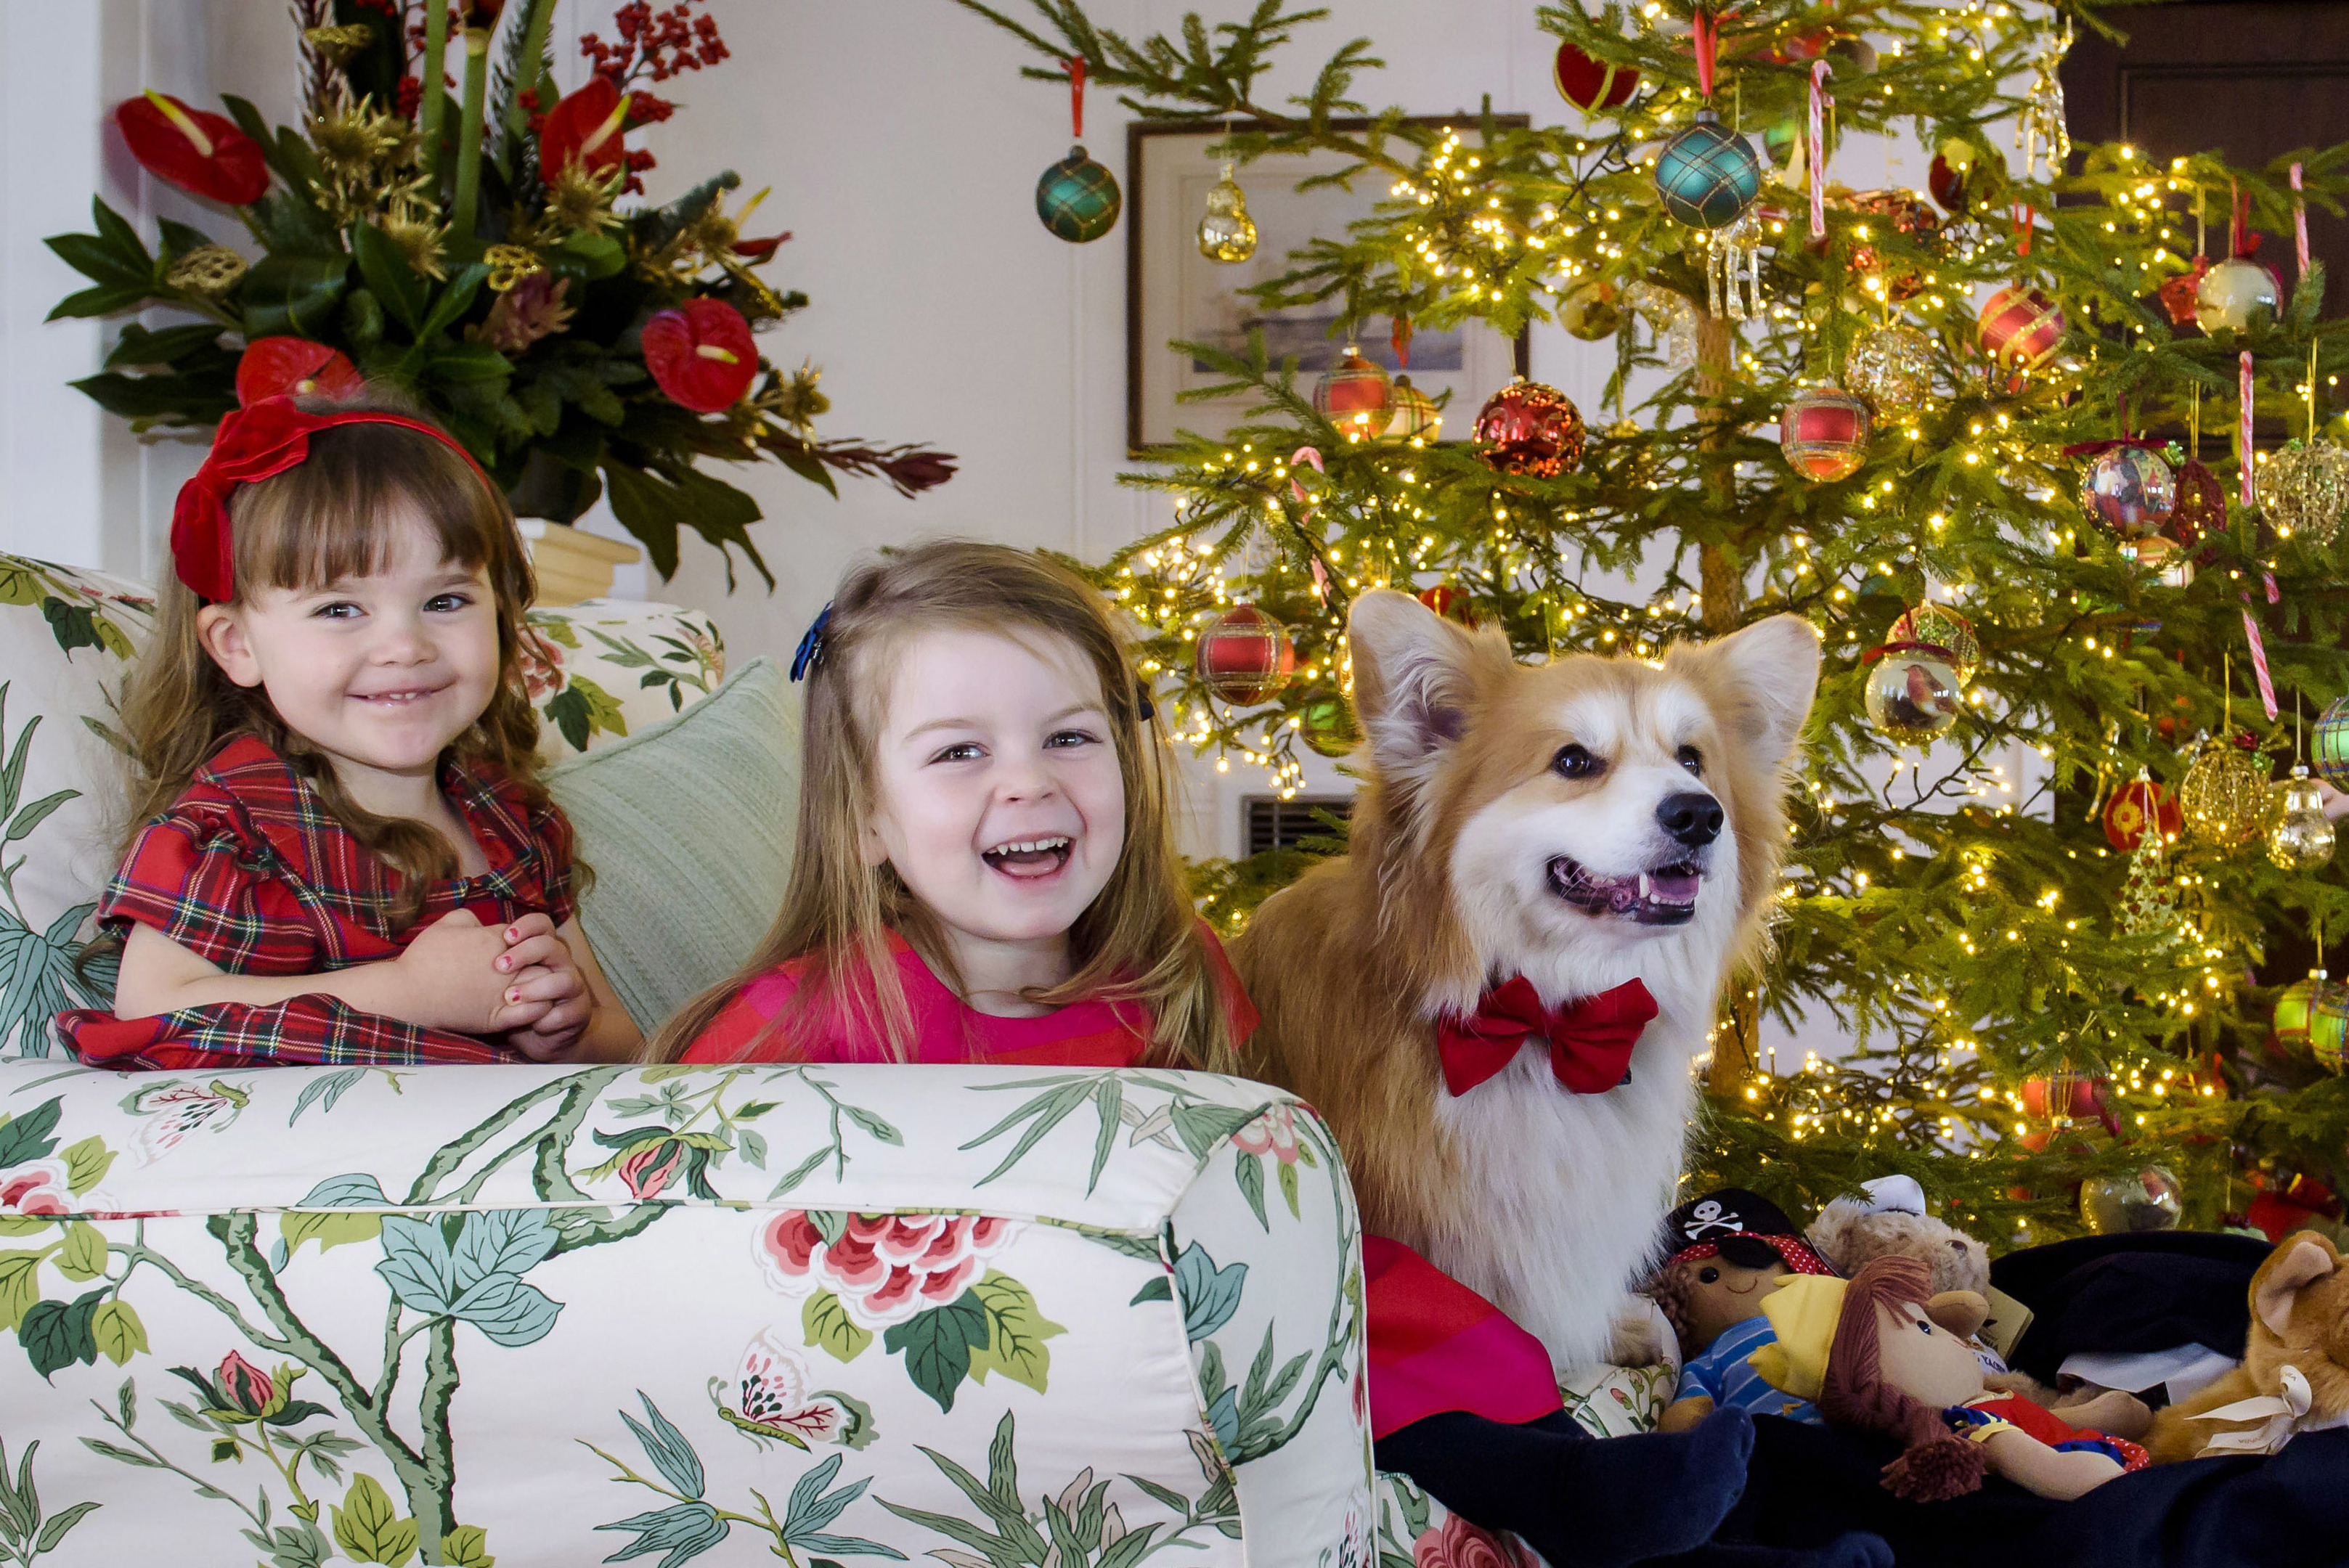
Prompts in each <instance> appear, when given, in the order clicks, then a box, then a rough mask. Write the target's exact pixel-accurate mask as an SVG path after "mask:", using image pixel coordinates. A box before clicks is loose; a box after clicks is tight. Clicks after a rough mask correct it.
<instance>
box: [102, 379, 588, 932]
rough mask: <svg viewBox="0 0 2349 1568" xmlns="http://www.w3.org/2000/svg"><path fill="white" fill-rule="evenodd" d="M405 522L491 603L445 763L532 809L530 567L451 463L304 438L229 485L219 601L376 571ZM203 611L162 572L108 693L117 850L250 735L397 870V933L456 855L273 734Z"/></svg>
mask: <svg viewBox="0 0 2349 1568" xmlns="http://www.w3.org/2000/svg"><path fill="white" fill-rule="evenodd" d="M297 402H298V405H299V407H301V408H302V409H303V410H304V411H305V412H308V413H326V412H331V411H334V410H338V409H339V410H348V409H354V408H364V409H367V410H370V411H372V412H378V413H387V414H398V415H400V416H402V417H404V418H411V419H423V418H426V416H424V415H423V414H422V413H420V412H419V410H418V409H417V408H416V407H414V406H413V405H411V404H410V403H409V402H407V401H406V400H405V399H403V398H401V397H398V396H397V395H396V394H393V393H389V392H387V391H384V390H382V389H379V388H370V389H369V390H368V391H367V392H366V393H365V394H362V395H361V396H359V397H356V398H352V399H349V400H347V401H334V400H328V399H323V398H302V399H298V400H297ZM408 515H420V516H422V517H423V518H424V520H425V521H426V523H427V525H428V526H429V527H430V528H431V530H432V531H433V533H434V535H435V537H437V538H438V539H439V541H440V551H441V558H442V559H443V560H444V561H449V562H455V563H457V564H459V565H461V566H468V567H480V568H481V569H482V572H483V574H484V575H485V576H487V577H488V579H489V582H490V590H491V593H492V596H493V597H494V598H495V600H496V608H497V623H498V665H499V669H500V671H501V679H500V680H499V683H498V689H497V694H496V695H495V696H492V698H491V699H490V706H489V707H487V708H485V709H483V710H482V713H481V717H479V718H477V719H475V720H474V721H473V723H472V725H471V727H469V728H467V729H466V731H465V732H464V733H463V734H462V735H460V736H459V737H458V738H456V739H455V740H454V741H453V742H451V743H450V748H449V752H450V754H452V755H454V756H458V757H462V758H465V759H467V760H468V761H471V762H478V763H485V764H487V765H489V766H490V767H491V768H492V769H495V770H496V771H498V772H500V773H502V774H504V775H505V776H506V777H507V778H508V779H512V781H513V782H514V784H515V786H516V787H517V788H518V789H520V790H521V791H522V793H523V797H524V798H525V799H526V800H527V801H528V802H529V804H530V805H531V806H532V807H533V808H536V807H542V806H543V805H544V804H545V802H546V790H545V788H544V786H543V785H542V784H541V783H540V781H539V764H538V752H537V748H538V714H537V711H536V710H535V709H533V707H531V704H530V696H529V694H528V691H527V689H526V688H525V686H523V671H522V639H523V614H524V613H525V612H526V611H527V610H528V609H529V608H530V603H531V599H532V597H533V593H535V586H534V583H533V579H532V576H531V569H530V557H529V556H528V555H527V554H526V553H525V552H524V551H523V543H522V535H521V533H520V532H519V531H517V530H516V528H515V526H514V519H513V511H512V509H511V508H510V507H509V506H508V505H507V504H506V500H505V497H504V496H502V495H500V494H498V493H496V492H495V491H493V490H492V489H491V488H490V487H489V486H487V485H484V484H483V483H482V482H481V476H480V475H479V474H478V473H476V472H475V471H474V470H473V468H472V465H471V464H470V463H468V462H467V461H466V460H465V459H464V457H463V456H462V455H461V454H460V453H459V452H456V451H454V450H452V449H450V447H449V446H447V445H446V444H445V443H443V442H441V441H438V440H435V439H434V438H432V437H430V436H428V435H426V434H424V433H423V432H421V431H418V430H407V429H402V428H399V427H398V426H396V425H378V424H359V425H336V426H335V427H333V428H329V429H325V430H320V431H317V432H316V433H315V434H313V435H312V436H311V438H310V454H309V457H308V458H307V459H305V461H303V462H301V463H299V464H297V465H296V466H295V467H293V468H291V469H286V470H285V472H284V473H281V474H277V475H275V476H274V477H272V478H269V479H265V480H261V481H260V482H258V483H256V484H249V485H240V486H238V487H237V489H236V492H235V494H234V495H233V497H232V498H231V499H230V501H229V518H230V529H231V536H232V539H233V542H234V548H235V573H236V575H235V584H236V598H235V599H233V600H231V601H230V603H240V602H242V601H243V598H244V596H245V595H246V594H247V593H251V592H253V591H254V590H255V589H257V588H279V589H286V590H292V591H295V592H301V591H305V590H309V589H315V588H318V587H322V586H324V585H326V584H327V583H335V582H337V581H339V580H341V579H343V578H346V577H363V576H366V575H367V574H369V573H373V572H376V571H378V570H380V569H381V567H382V565H383V563H384V562H385V561H386V560H388V558H389V556H390V554H391V552H392V549H393V547H394V543H395V541H396V540H397V538H398V533H397V527H398V521H399V520H400V519H402V518H403V517H405V516H408ZM204 603H205V601H204V600H203V599H202V598H200V597H199V596H198V595H197V594H196V593H195V591H194V590H193V589H191V588H190V587H189V586H188V585H187V584H186V583H182V582H181V581H180V580H179V577H178V575H177V574H176V573H174V574H173V575H172V576H171V577H170V578H169V579H168V580H167V581H166V582H165V583H163V585H162V588H161V590H160V593H158V594H157V605H156V617H155V630H154V634H153V636H152V638H151V640H150V642H149V643H148V645H147V647H146V650H145V651H144V652H143V653H142V654H141V655H140V658H139V660H138V662H137V663H136V664H134V665H132V667H131V672H130V677H129V681H128V682H127V683H126V685H125V687H124V691H123V696H122V713H121V717H122V728H123V732H124V735H125V736H126V737H127V738H128V739H129V763H130V767H131V770H132V778H131V787H130V795H129V819H128V822H127V825H126V829H125V831H124V833H123V848H124V851H125V852H126V853H127V852H128V851H129V844H130V841H132V840H134V839H135V838H137V837H138V834H139V831H140V829H142V828H143V827H144V826H145V825H146V824H147V823H148V822H149V821H150V820H152V819H153V818H155V817H157V816H159V815H160V814H161V813H162V812H163V811H164V810H167V809H169V808H170V807H171V804H172V802H173V801H175V800H177V799H179V798H180V797H181V795H183V794H185V793H186V792H187V789H188V786H189V785H190V783H191V782H192V781H193V779H194V778H195V776H196V772H197V770H198V769H201V768H202V767H203V766H204V764H205V763H207V762H209V761H211V760H212V758H213V756H214V755H216V754H217V753H218V752H219V751H220V749H221V748H222V747H223V746H225V745H227V744H228V743H229V742H230V741H233V740H236V739H240V738H243V737H246V736H251V737H253V738H256V739H258V740H260V741H262V742H263V743H264V744H265V745H267V746H268V747H269V748H271V749H273V750H274V751H275V752H276V753H277V754H278V755H279V756H281V757H283V758H285V759H286V761H287V762H288V763H290V764H291V765H292V766H293V768H294V770H295V772H296V773H298V774H300V775H301V776H302V778H304V779H306V780H307V781H308V782H309V785H310V787H311V788H312V789H316V791H317V792H318V797H319V799H321V800H322V801H324V802H325V804H326V810H328V811H329V812H330V813H332V814H333V816H334V819H335V820H336V821H337V822H339V823H340V824H342V826H343V827H344V828H346V829H347V830H349V832H350V834H351V836H352V837H353V838H355V839H357V840H358V841H359V842H360V843H362V844H364V845H366V846H367V849H368V850H369V851H371V852H372V853H374V854H375V855H376V856H378V858H379V859H381V860H382V861H384V863H385V864H387V865H388V866H389V867H390V868H391V869H392V871H393V872H395V873H397V876H398V885H399V895H398V903H397V904H396V905H395V907H394V910H393V919H394V924H395V925H396V926H406V925H408V924H409V923H412V922H413V921H414V920H415V919H416V917H417V916H418V915H419V913H422V910H423V907H424V899H425V895H426V893H427V892H428V891H429V886H430V884H431V883H432V882H439V881H445V880H447V879H448V878H450V877H453V876H455V875H456V874H457V871H458V863H457V855H456V851H454V850H453V849H452V848H450V845H449V842H448V841H447V840H445V839H443V838H442V837H441V836H440V834H439V833H438V832H435V831H434V830H432V829H431V828H429V827H428V826H426V825H425V824H424V823H422V822H419V821H415V820H411V819H409V818H406V817H385V816H379V815H378V814H376V813H375V812H372V811H369V810H366V809H365V808H364V807H362V806H360V805H359V804H358V803H357V801H355V800H353V799H351V798H350V796H349V795H348V794H347V792H346V791H345V790H344V789H343V787H342V785H341V783H340V782H339V781H338V780H337V779H336V775H335V770H334V769H333V768H332V767H330V766H328V764H327V758H326V754H325V753H323V752H321V751H320V750H319V749H318V748H316V747H315V746H313V745H312V744H311V743H310V742H309V741H308V740H306V739H305V738H303V737H301V736H300V735H297V734H295V732H294V731H293V730H291V729H289V728H287V727H286V725H285V720H284V719H282V718H280V717H278V715H277V710H276V708H275V707H273V706H272V705H271V703H270V701H269V694H268V693H267V692H266V691H265V690H264V689H263V688H262V687H260V686H238V685H237V684H236V683H235V682H234V681H232V680H230V679H229V678H228V676H226V675H225V674H224V673H222V669H221V667H220V665H218V664H216V663H214V662H213V660H212V655H210V654H209V653H207V652H205V650H204V645H203V642H202V638H201V637H200V636H199V635H198V634H197V627H196V617H197V613H198V612H199V611H200V610H202V608H203V606H204ZM573 872H574V880H576V879H579V878H581V877H583V876H584V873H585V868H584V867H581V866H578V865H575V864H574V868H573Z"/></svg>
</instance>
